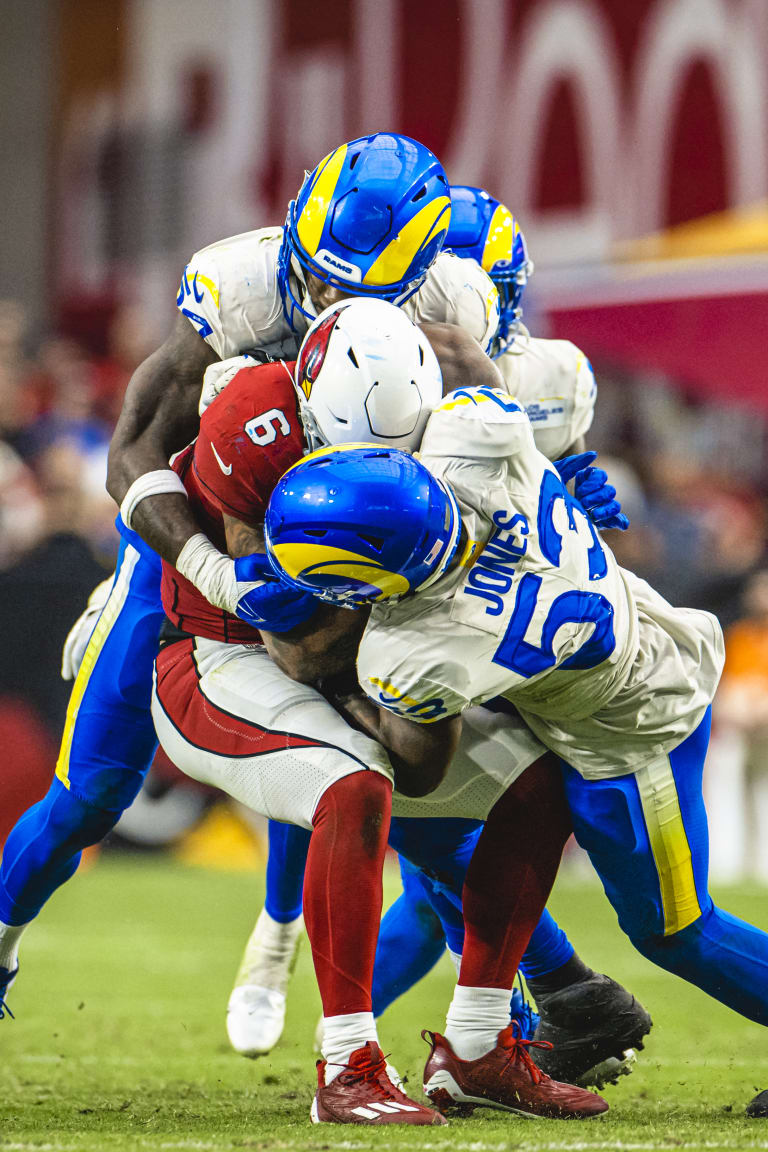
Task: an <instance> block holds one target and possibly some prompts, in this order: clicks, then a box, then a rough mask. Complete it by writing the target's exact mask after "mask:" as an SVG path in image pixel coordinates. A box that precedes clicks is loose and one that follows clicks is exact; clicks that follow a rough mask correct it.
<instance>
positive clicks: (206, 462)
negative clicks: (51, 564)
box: [193, 361, 305, 523]
mask: <svg viewBox="0 0 768 1152" xmlns="http://www.w3.org/2000/svg"><path fill="white" fill-rule="evenodd" d="M291 368H292V366H291V365H287V364H285V363H283V362H282V361H281V362H280V363H275V364H255V363H251V364H247V365H245V366H242V367H240V368H239V370H238V371H236V372H235V374H234V376H233V377H232V379H231V381H230V382H229V383H228V385H227V387H226V389H225V390H224V391H223V392H221V393H220V395H219V396H217V397H216V399H215V400H214V401H213V403H212V404H211V405H210V406H209V407H208V408H207V409H206V411H205V412H204V413H203V415H202V418H201V420H200V433H199V435H198V438H197V441H196V443H195V455H194V463H193V466H194V470H195V474H196V476H197V479H198V480H199V481H200V483H201V484H202V486H203V487H204V488H205V489H206V491H207V492H208V494H209V496H210V497H212V498H213V500H214V503H216V504H217V506H218V507H219V509H220V510H221V511H222V512H227V513H229V514H230V515H232V516H237V517H238V518H239V519H241V520H244V521H246V522H247V523H260V521H261V520H262V519H263V515H264V510H265V508H266V504H267V501H268V499H269V496H270V493H271V492H272V489H273V488H274V486H275V484H276V483H277V481H278V480H279V479H280V477H281V476H282V474H283V472H285V470H286V469H287V468H289V467H290V466H291V464H295V463H296V461H297V460H298V459H299V458H300V457H301V456H302V455H303V453H304V450H305V448H304V433H303V429H302V426H301V421H300V420H299V415H298V405H297V401H296V394H295V391H294V387H293V381H292V378H291Z"/></svg>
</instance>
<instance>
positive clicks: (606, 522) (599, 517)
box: [554, 452, 629, 532]
mask: <svg viewBox="0 0 768 1152" xmlns="http://www.w3.org/2000/svg"><path fill="white" fill-rule="evenodd" d="M596 459H597V452H579V453H578V454H577V455H576V456H564V457H563V459H562V460H555V461H554V465H555V468H557V471H558V472H559V473H560V479H561V480H562V482H563V484H567V483H568V481H569V480H573V490H574V496H575V497H576V499H577V500H578V501H579V503H580V504H581V506H582V508H583V509H584V511H585V512H586V514H587V516H589V518H590V520H591V521H592V523H593V524H594V525H595V527H596V528H618V529H619V531H620V532H624V531H626V529H627V528H629V517H628V516H625V515H624V513H623V512H622V510H621V504H620V503H619V501H618V500H617V499H616V489H615V488H614V487H613V485H612V484H609V483H608V474H607V472H604V471H603V469H602V468H593V467H592V466H591V465H592V461H593V460H596Z"/></svg>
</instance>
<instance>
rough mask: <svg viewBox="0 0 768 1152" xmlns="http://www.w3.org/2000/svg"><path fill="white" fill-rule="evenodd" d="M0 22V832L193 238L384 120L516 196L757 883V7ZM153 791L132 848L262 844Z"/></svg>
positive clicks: (761, 143) (744, 862)
mask: <svg viewBox="0 0 768 1152" xmlns="http://www.w3.org/2000/svg"><path fill="white" fill-rule="evenodd" d="M0 18H1V24H0V27H2V29H3V34H2V36H1V37H0V66H1V67H2V76H3V84H4V96H5V98H4V99H3V101H2V102H0V149H1V150H2V155H3V157H4V172H5V175H4V178H3V183H2V188H3V197H2V207H3V227H2V229H1V230H0V637H2V644H3V652H2V660H1V661H0V747H2V749H3V765H4V767H3V778H4V781H3V787H4V797H5V802H4V804H3V805H2V810H1V812H0V840H1V839H2V837H3V836H4V835H5V834H6V832H7V830H8V828H9V827H10V826H11V825H12V823H13V821H14V819H15V817H16V815H17V814H18V813H19V812H20V811H21V810H22V808H24V807H26V805H27V804H28V803H29V802H30V801H31V800H32V799H34V798H36V797H37V796H38V795H40V794H42V792H43V791H44V790H45V788H46V786H47V782H48V779H49V777H50V774H51V772H52V769H53V763H54V760H55V755H56V745H57V742H58V736H59V732H60V729H61V725H62V719H63V714H64V710H65V707H66V700H67V696H68V685H67V684H65V683H64V682H63V681H62V680H61V679H60V678H59V675H58V668H59V660H60V650H61V644H62V642H63V639H64V636H65V635H66V633H67V631H68V629H69V627H70V625H71V623H72V622H73V620H74V619H75V617H76V616H77V615H78V614H79V612H80V611H81V609H82V607H83V606H84V603H85V600H86V598H87V596H88V593H89V592H90V590H91V588H92V586H93V585H94V584H95V583H96V582H97V580H99V579H100V578H102V576H103V575H104V574H105V573H106V572H108V571H109V570H110V568H111V566H112V562H113V558H114V555H115V551H116V534H115V532H114V530H113V527H112V520H113V516H114V512H115V509H114V508H113V507H112V505H111V502H110V500H109V499H108V497H107V496H106V494H105V492H104V474H105V462H106V451H107V444H108V441H109V436H110V429H111V427H112V425H113V423H114V420H115V417H116V414H117V412H118V411H119V408H120V403H121V396H122V393H123V390H124V388H125V385H126V382H127V380H128V378H129V376H130V373H131V371H132V370H133V368H134V367H135V366H136V365H137V364H138V362H139V361H140V360H141V359H142V358H143V357H144V356H145V355H146V354H147V353H148V352H149V351H151V350H152V348H153V347H154V346H156V345H157V343H159V342H160V340H161V339H162V338H163V337H164V335H165V333H166V330H167V329H168V326H169V324H170V321H171V318H172V315H173V310H174V301H175V295H176V288H177V284H178V278H179V275H180V272H181V269H182V268H183V265H184V263H185V262H186V260H187V259H188V257H189V255H190V254H191V253H192V252H193V251H195V250H196V249H198V248H200V247H202V246H203V245H205V244H207V243H210V242H211V241H214V240H217V239H219V238H221V237H223V236H226V235H232V234H235V233H238V232H242V231H246V230H249V229H251V228H255V227H259V226H262V225H265V224H271V223H277V222H280V221H282V220H283V218H284V216H285V211H286V205H287V202H288V200H289V198H290V197H291V196H292V195H293V194H295V192H296V190H297V189H298V187H299V184H300V182H301V179H302V172H303V170H304V168H311V167H312V166H313V165H314V164H315V163H317V161H318V160H319V159H320V158H321V157H322V156H323V155H325V153H326V152H328V151H329V150H330V149H331V148H332V147H334V146H335V145H337V144H338V143H339V142H340V141H342V140H344V139H349V138H352V137H354V136H357V135H360V134H362V133H365V132H368V131H373V130H378V129H382V128H396V129H397V130H399V131H402V132H405V133H408V134H410V135H412V136H415V137H417V138H418V139H420V140H422V141H423V142H424V143H426V144H428V145H429V146H430V147H431V148H433V149H434V150H435V151H436V153H437V154H438V156H439V157H440V158H441V160H442V161H443V163H444V164H445V166H446V169H447V171H448V175H449V178H450V179H453V180H455V181H456V182H461V183H476V184H481V185H484V186H485V187H487V188H488V189H489V190H490V191H491V192H492V193H493V194H494V195H495V196H498V197H499V198H501V199H502V200H503V201H504V202H506V203H507V204H508V205H509V206H510V207H511V208H512V210H513V211H514V212H515V213H516V214H517V216H518V218H519V220H520V221H521V223H522V226H523V229H524V231H525V234H526V237H527V240H528V243H529V248H530V251H531V254H532V256H533V259H534V261H535V263H536V273H535V276H534V278H533V281H532V283H531V284H530V286H529V288H528V290H527V295H526V299H525V311H526V320H527V322H528V324H529V326H530V328H531V330H532V331H533V332H534V334H536V335H540V336H547V335H551V336H562V337H567V338H569V339H571V340H573V341H574V342H575V343H577V344H579V345H580V346H581V347H582V348H583V349H584V351H585V352H586V353H587V355H589V357H590V358H591V359H592V362H593V365H594V367H595V371H596V375H597V379H598V384H599V401H598V406H597V417H596V420H595V425H594V428H593V431H592V433H591V434H590V437H589V441H590V446H591V447H595V448H597V449H599V450H600V452H601V454H602V455H603V458H604V462H605V460H606V459H607V460H608V461H609V463H608V467H609V471H610V472H611V475H612V478H613V479H614V482H615V483H616V484H617V487H618V488H619V490H620V495H621V498H622V500H623V502H624V507H625V509H626V510H627V511H628V512H629V514H630V516H631V519H632V529H631V531H630V532H629V533H627V534H626V535H625V536H621V537H619V538H618V539H613V540H612V541H611V543H612V544H613V546H614V548H615V549H616V551H617V553H618V554H619V555H620V558H621V560H622V561H623V562H624V563H626V564H627V565H628V566H630V567H632V568H634V569H635V570H636V571H638V572H639V573H641V574H642V575H644V576H647V577H649V578H650V579H651V580H652V581H653V582H654V584H655V585H656V586H657V587H658V588H659V589H660V590H661V591H662V592H663V593H664V594H665V595H666V596H668V597H669V598H670V599H671V600H672V601H673V602H674V603H678V604H687V605H692V606H697V607H705V608H708V609H710V610H712V611H715V612H717V614H718V615H719V616H720V618H721V620H722V622H723V624H724V626H726V628H727V630H728V631H727V646H728V660H727V666H726V674H725V678H724V681H723V684H722V688H721V691H720V693H719V696H718V700H717V711H716V734H715V739H714V740H713V745H712V752H711V757H710V763H709V771H708V780H707V788H708V793H709V800H710V810H711V813H712V841H713V851H712V871H713V875H714V877H715V879H716V880H719V881H740V880H743V879H747V878H751V879H757V880H760V881H768V760H767V757H768V549H767V544H768V503H767V501H766V497H767V496H768V465H767V463H766V443H767V441H768V384H766V371H765V368H766V360H767V359H768V354H767V353H766V348H765V332H766V330H767V329H768V4H766V3H765V0H632V2H631V3H628V2H627V0H419V3H418V4H415V3H412V2H410V0H324V2H323V3H317V0H217V3H216V4H215V6H213V7H212V6H211V4H210V2H209V0H0ZM613 535H614V536H615V535H616V534H613ZM149 787H150V791H149V792H148V793H147V794H144V795H142V797H140V798H139V801H138V802H137V807H136V809H135V810H134V811H133V812H132V813H129V814H128V815H127V817H125V818H124V821H123V822H122V823H121V825H120V827H119V829H118V832H119V833H120V835H119V836H118V837H117V838H116V839H117V840H118V841H120V842H122V844H123V845H126V844H134V845H135V844H136V843H142V842H144V843H148V844H149V845H150V846H155V847H157V846H160V845H173V846H174V848H175V850H176V851H180V852H181V853H182V854H183V855H184V856H185V857H186V858H190V859H196V860H208V859H211V860H213V859H217V860H225V861H226V862H227V863H229V864H237V863H243V864H246V865H258V864H259V862H260V859H261V858H262V851H261V848H260V845H261V838H260V835H261V834H260V829H259V825H258V822H255V823H254V822H253V821H248V820H246V819H245V817H244V815H243V814H242V813H233V812H232V811H231V809H228V808H226V807H225V806H224V805H222V804H220V803H218V802H216V801H215V799H214V798H213V797H210V796H203V795H201V794H200V793H198V792H195V791H194V790H193V789H192V788H191V786H190V785H188V784H184V785H182V786H181V787H179V786H178V782H176V784H175V785H174V776H173V772H172V770H171V769H170V768H169V766H168V765H162V764H161V765H158V768H157V771H156V772H155V774H154V775H153V778H152V780H151V782H150V786H149ZM190 829H191V831H189V830H190Z"/></svg>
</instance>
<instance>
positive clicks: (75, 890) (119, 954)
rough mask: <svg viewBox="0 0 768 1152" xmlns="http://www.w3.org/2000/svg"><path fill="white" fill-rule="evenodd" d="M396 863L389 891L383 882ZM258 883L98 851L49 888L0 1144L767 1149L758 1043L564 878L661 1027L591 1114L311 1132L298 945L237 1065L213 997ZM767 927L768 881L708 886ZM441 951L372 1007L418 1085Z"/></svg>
mask: <svg viewBox="0 0 768 1152" xmlns="http://www.w3.org/2000/svg"><path fill="white" fill-rule="evenodd" d="M395 884H396V881H395V878H394V875H392V876H391V877H390V887H389V896H390V898H391V897H393V896H394V894H395ZM261 897H262V884H261V878H260V877H254V876H252V875H248V874H243V873H223V872H208V871H201V870H197V869H192V868H185V867H183V866H181V865H179V864H173V863H157V862H154V861H151V860H146V859H138V860H133V859H131V860H127V861H125V860H117V859H115V858H114V857H113V858H111V859H110V858H108V859H106V860H105V861H104V862H103V863H101V864H99V865H98V866H97V867H96V868H94V869H92V870H91V871H89V872H87V873H86V874H85V875H82V876H79V877H77V878H76V879H75V880H74V881H73V882H72V883H70V884H69V885H68V886H67V887H66V888H65V889H63V890H62V891H61V892H60V893H58V894H57V896H56V897H55V898H54V900H53V901H52V903H51V905H50V907H49V908H48V909H47V911H46V912H45V913H44V915H43V917H42V918H41V920H40V922H39V924H37V925H36V926H35V927H34V928H33V929H32V930H31V931H30V932H29V934H28V936H27V938H26V941H25V946H24V954H23V970H22V978H21V980H20V981H19V983H18V984H17V985H16V987H15V988H14V989H13V991H12V993H11V1006H12V1008H13V1009H14V1011H15V1013H16V1019H15V1021H14V1020H4V1021H2V1023H0V1035H1V1037H2V1047H1V1049H0V1050H1V1051H2V1055H3V1062H2V1096H1V1103H0V1148H1V1149H19V1150H21V1149H40V1150H41V1152H42V1150H48V1149H50V1150H51V1152H53V1150H56V1152H58V1150H63V1149H72V1150H80V1149H97V1150H98V1149H131V1150H133V1149H137V1150H138V1149H241V1148H262V1149H267V1148H286V1149H292V1148H314V1149H328V1150H333V1149H336V1148H340V1149H342V1148H343V1149H368V1148H386V1149H389V1150H394V1149H399V1148H411V1147H415V1146H419V1147H424V1148H428V1149H430V1150H442V1149H446V1150H447V1149H459V1150H461V1152H485V1150H486V1149H487V1150H493V1152H502V1150H506V1149H521V1150H523V1152H534V1150H539V1149H542V1150H544V1149H547V1150H548V1149H552V1150H560V1149H578V1150H588V1149H608V1148H620V1149H637V1150H638V1152H639V1150H641V1149H642V1150H645V1149H648V1150H652V1149H657V1148H658V1149H661V1148H664V1149H666V1148H669V1149H692V1148H707V1149H717V1148H768V1121H762V1122H761V1121H754V1120H753V1121H748V1120H746V1119H745V1118H744V1116H743V1108H744V1104H745V1103H746V1102H747V1100H749V1099H750V1097H751V1096H752V1095H753V1093H754V1091H755V1090H756V1089H759V1088H764V1087H768V1043H767V1038H766V1036H765V1033H764V1032H763V1031H762V1029H760V1028H759V1027H758V1026H757V1025H754V1024H750V1023H748V1022H746V1021H742V1020H741V1019H740V1018H738V1017H736V1016H734V1015H732V1014H731V1013H729V1012H728V1011H727V1010H726V1009H724V1008H721V1007H720V1005H718V1004H715V1003H713V1002H712V1001H710V1000H708V999H707V998H706V997H705V996H704V995H703V994H701V993H699V992H697V991H696V990H694V989H691V988H689V987H688V986H687V985H685V984H683V983H681V982H680V981H677V980H675V979H674V978H673V977H670V976H667V975H666V974H665V973H663V972H659V971H657V970H656V969H654V968H653V967H652V966H651V965H649V964H648V963H647V962H646V961H645V960H643V959H642V957H640V956H639V955H637V954H636V953H635V952H634V951H633V950H632V949H631V947H630V946H629V945H628V944H627V943H626V941H625V940H624V938H623V937H622V936H621V935H620V933H619V931H618V929H617V927H616V925H615V921H614V918H613V913H612V912H611V910H610V908H609V907H608V906H607V904H606V902H605V900H604V898H603V896H602V893H601V892H600V891H599V889H597V888H596V887H594V886H592V885H590V886H588V887H585V886H583V885H578V886H577V885H575V884H574V883H572V882H570V883H569V882H568V881H565V882H563V883H562V884H561V885H560V886H559V887H558V891H557V893H556V897H555V899H554V901H553V905H552V907H553V910H554V912H555V913H556V914H557V915H558V916H559V917H560V918H561V920H562V922H563V924H564V925H565V926H566V927H567V928H568V930H569V932H570V934H571V936H572V938H573V940H574V942H575V944H576V946H577V947H578V949H579V951H580V952H581V954H582V955H583V956H584V957H585V959H587V960H588V961H590V962H591V963H592V964H593V965H595V966H600V967H602V968H603V970H604V971H607V972H609V973H611V974H612V975H613V976H615V977H616V978H618V979H619V980H621V981H622V982H623V983H625V984H627V985H628V986H629V987H631V989H632V990H633V991H634V992H635V993H636V994H637V995H638V996H639V997H640V998H641V999H642V1000H643V1001H644V1003H645V1004H646V1006H647V1007H648V1008H649V1009H650V1011H651V1012H652V1014H653V1017H654V1021H655V1028H654V1031H653V1033H652V1035H651V1038H650V1040H649V1043H648V1046H647V1048H646V1050H645V1052H644V1053H642V1054H641V1060H640V1063H639V1065H638V1067H637V1070H636V1071H635V1073H634V1074H633V1075H632V1076H631V1077H628V1078H625V1079H624V1080H622V1081H621V1082H620V1084H619V1085H617V1086H616V1087H613V1088H608V1089H606V1092H605V1094H606V1097H607V1099H608V1100H609V1102H610V1104H611V1111H610V1113H608V1115H607V1116H605V1117H604V1118H601V1119H599V1120H593V1121H591V1122H586V1123H577V1122H570V1123H569V1122H562V1121H533V1120H524V1119H521V1118H518V1117H507V1116H504V1115H502V1114H499V1113H494V1112H490V1111H487V1110H485V1111H482V1112H478V1113H476V1114H475V1116H474V1117H473V1118H471V1119H469V1120H463V1121H454V1122H453V1123H452V1124H451V1125H450V1127H448V1128H444V1129H427V1130H424V1129H411V1130H409V1131H408V1130H403V1129H393V1128H391V1127H390V1128H387V1129H386V1130H385V1131H383V1132H381V1131H378V1132H377V1131H374V1130H372V1129H370V1128H367V1127H357V1126H355V1127H351V1126H347V1127H344V1128H341V1127H339V1128H335V1127H332V1126H329V1125H324V1126H321V1127H314V1126H312V1125H311V1124H310V1122H309V1104H310V1100H311V1094H312V1085H313V1078H314V1062H313V1056H312V1053H311V1041H312V1035H313V1032H314V1027H315V1022H316V1019H317V1015H318V1010H319V1000H318V996H317V992H316V990H315V987H314V981H313V977H312V973H311V966H310V960H309V949H308V947H307V946H306V942H305V943H304V944H303V946H302V951H301V954H300V959H299V964H298V967H297V970H296V972H295V974H294V977H293V983H292V989H291V992H292V994H291V997H290V1002H289V1014H288V1023H287V1027H286V1033H285V1036H284V1038H283V1040H282V1042H281V1044H280V1045H279V1046H278V1048H277V1049H276V1050H275V1052H274V1053H273V1054H272V1055H271V1056H270V1057H267V1058H265V1059H263V1060H259V1061H256V1062H250V1061H246V1060H243V1059H242V1058H241V1057H238V1056H235V1055H234V1054H233V1053H232V1052H231V1051H230V1050H229V1048H228V1046H227V1041H226V1033H225V1030H224V1009H225V1005H226V1001H227V996H228V994H229V988H230V981H231V978H232V976H233V974H234V971H235V969H236V967H237V964H238V960H239V957H240V951H241V948H242V946H243V943H244V940H245V938H246V936H247V934H248V932H249V931H250V928H251V926H252V922H253V919H254V917H255V915H256V913H257V911H258V909H259V907H260V902H261ZM722 902H723V903H724V904H725V906H726V907H728V908H729V909H730V910H732V911H733V912H736V913H738V914H741V915H744V916H748V917H750V918H751V919H753V920H754V921H756V922H757V923H758V924H762V925H768V893H767V892H765V891H744V890H741V891H740V892H739V893H735V892H726V893H723V894H722ZM451 986H452V979H451V968H450V965H449V964H448V962H447V961H443V962H441V964H440V965H439V966H438V968H437V969H436V970H435V971H434V972H433V973H432V974H431V975H430V976H429V977H428V978H427V979H426V980H425V981H424V982H423V983H422V984H421V985H420V986H419V987H418V988H416V989H414V990H413V991H412V992H411V993H410V994H409V995H407V996H405V997H403V998H402V999H401V1000H400V1001H399V1002H398V1003H397V1004H396V1005H394V1006H393V1008H391V1009H390V1011H389V1013H388V1014H387V1015H386V1016H385V1017H384V1019H383V1021H382V1023H381V1027H380V1035H381V1039H382V1043H383V1045H384V1047H385V1050H387V1051H390V1052H392V1054H393V1061H394V1063H395V1064H396V1066H397V1067H398V1068H399V1070H400V1072H401V1073H403V1074H407V1076H408V1078H409V1080H410V1087H411V1090H416V1091H418V1090H419V1089H418V1086H419V1085H420V1082H421V1070H422V1067H423V1060H424V1056H425V1053H426V1046H425V1045H424V1044H423V1042H422V1041H421V1039H420V1038H419V1032H420V1030H421V1028H423V1027H431V1028H441V1027H442V1025H443V1022H444V1013H445V1008H446V1006H447V1003H448V998H449V996H450V990H451Z"/></svg>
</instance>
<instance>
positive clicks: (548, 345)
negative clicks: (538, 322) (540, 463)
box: [496, 329, 597, 460]
mask: <svg viewBox="0 0 768 1152" xmlns="http://www.w3.org/2000/svg"><path fill="white" fill-rule="evenodd" d="M496 366H497V368H498V369H499V371H500V372H501V374H502V376H503V377H504V385H505V387H506V389H507V391H508V392H509V394H510V395H511V396H514V397H515V399H516V400H517V401H518V402H519V403H520V404H522V406H523V407H524V408H525V410H526V412H527V414H528V419H529V420H530V422H531V425H532V427H533V435H534V438H535V440H536V447H537V448H538V450H539V451H540V452H543V453H544V455H545V456H548V457H549V459H550V460H559V459H560V457H562V456H565V454H566V452H567V451H568V449H569V448H570V447H571V445H572V444H575V442H576V441H577V440H578V439H579V438H580V437H581V436H584V435H585V434H586V433H587V432H588V431H589V428H590V427H591V425H592V420H593V418H594V415H595V402H596V400H597V384H596V383H595V376H594V373H593V371H592V365H591V364H590V363H589V360H588V359H587V357H586V356H585V355H584V353H583V352H582V351H581V350H580V349H579V348H577V347H576V345H575V344H571V342H570V340H539V339H538V338H536V337H534V336H529V335H528V333H527V332H526V331H525V329H523V330H522V332H520V333H519V335H517V336H516V337H515V339H514V341H513V342H512V344H511V345H510V346H509V348H508V349H507V350H506V352H504V353H503V354H502V355H501V356H499V358H498V359H497V360H496Z"/></svg>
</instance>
